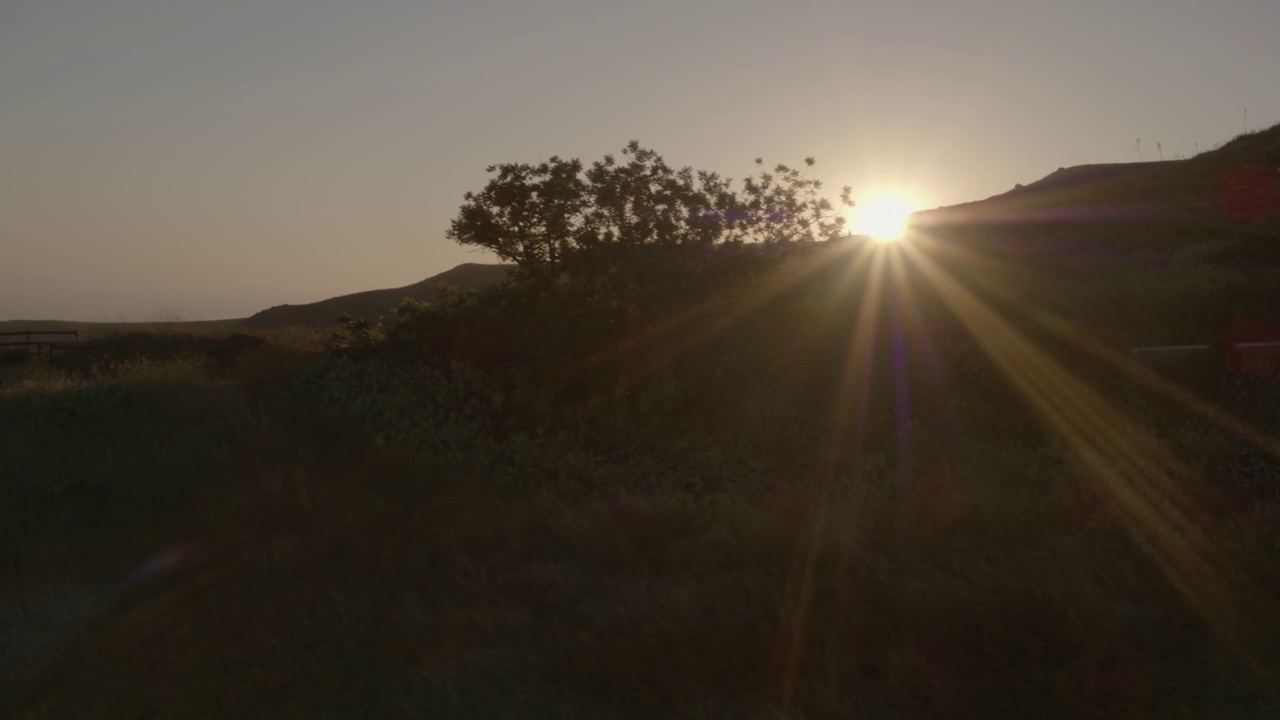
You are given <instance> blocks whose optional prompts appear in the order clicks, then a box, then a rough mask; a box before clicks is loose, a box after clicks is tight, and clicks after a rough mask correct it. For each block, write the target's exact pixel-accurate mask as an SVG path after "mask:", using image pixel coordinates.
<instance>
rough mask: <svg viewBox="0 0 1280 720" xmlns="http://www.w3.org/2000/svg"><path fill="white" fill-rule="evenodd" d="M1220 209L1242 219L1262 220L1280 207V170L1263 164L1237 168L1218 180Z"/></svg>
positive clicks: (1231, 216)
mask: <svg viewBox="0 0 1280 720" xmlns="http://www.w3.org/2000/svg"><path fill="white" fill-rule="evenodd" d="M1218 208H1219V209H1220V210H1221V211H1222V213H1223V214H1224V215H1226V216H1227V217H1229V218H1231V219H1233V220H1238V221H1240V222H1251V223H1254V222H1260V221H1262V220H1265V219H1267V218H1268V217H1270V216H1271V215H1273V214H1275V212H1276V210H1277V208H1280V173H1277V172H1276V170H1275V169H1273V168H1269V167H1266V166H1263V165H1245V166H1242V167H1238V168H1234V169H1232V170H1231V171H1229V172H1227V174H1226V175H1224V176H1222V178H1221V179H1220V180H1219V181H1218Z"/></svg>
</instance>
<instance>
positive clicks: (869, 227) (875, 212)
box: [852, 195, 915, 241]
mask: <svg viewBox="0 0 1280 720" xmlns="http://www.w3.org/2000/svg"><path fill="white" fill-rule="evenodd" d="M914 211H915V205H914V203H912V202H911V200H909V199H908V198H906V197H904V196H902V195H874V196H872V197H871V198H869V199H867V200H864V201H862V202H859V203H858V204H857V205H856V206H855V207H854V208H853V213H852V215H853V232H854V233H855V234H857V235H870V236H871V237H873V238H875V239H877V240H885V241H889V240H897V239H898V238H900V237H902V234H903V233H904V232H905V231H906V229H907V219H908V218H910V217H911V213H912V212H914Z"/></svg>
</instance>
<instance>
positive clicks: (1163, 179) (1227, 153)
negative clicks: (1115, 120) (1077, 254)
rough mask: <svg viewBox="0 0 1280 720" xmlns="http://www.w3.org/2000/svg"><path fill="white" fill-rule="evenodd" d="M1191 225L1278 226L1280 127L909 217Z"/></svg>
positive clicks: (938, 222) (1072, 173)
mask: <svg viewBox="0 0 1280 720" xmlns="http://www.w3.org/2000/svg"><path fill="white" fill-rule="evenodd" d="M1188 220H1190V221H1199V222H1201V223H1210V224H1212V223H1217V222H1228V223H1246V224H1249V225H1253V226H1262V227H1265V228H1267V229H1270V230H1275V229H1277V227H1280V225H1278V221H1280V125H1276V126H1273V127H1271V128H1268V129H1266V130H1259V131H1256V132H1251V133H1246V134H1243V135H1240V136H1238V137H1236V138H1235V139H1234V140H1231V141H1230V142H1228V143H1225V144H1224V145H1223V146H1221V147H1219V148H1217V149H1215V150H1210V151H1206V152H1203V153H1200V154H1199V155H1197V156H1195V157H1193V158H1189V159H1185V160H1166V161H1159V162H1136V163H1107V164H1093V165H1077V166H1074V167H1068V168H1059V169H1058V170H1056V171H1055V172H1053V173H1050V174H1049V175H1047V176H1045V177H1043V178H1041V179H1040V180H1037V181H1035V182H1032V183H1029V184H1027V185H1019V186H1017V187H1015V188H1014V189H1012V190H1010V191H1008V192H1006V193H1002V194H999V195H995V196H993V197H990V198H987V199H985V200H978V201H974V202H968V203H961V204H958V205H952V206H947V207H942V208H937V209H934V210H928V211H922V212H919V213H916V214H915V216H913V222H914V223H915V224H916V225H918V226H921V227H936V226H966V225H1000V224H1023V223H1054V224H1069V225H1097V224H1099V223H1103V224H1106V223H1114V222H1133V221H1139V222H1145V221H1184V222H1185V221H1188Z"/></svg>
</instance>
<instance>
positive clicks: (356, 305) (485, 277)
mask: <svg viewBox="0 0 1280 720" xmlns="http://www.w3.org/2000/svg"><path fill="white" fill-rule="evenodd" d="M511 267H512V266H511V265H499V264H492V265H486V264H483V263H463V264H462V265H459V266H457V267H455V268H453V269H451V270H446V271H444V272H442V273H440V274H439V275H433V276H431V277H429V278H427V279H426V280H422V281H420V282H416V283H413V284H412V285H405V286H404V287H399V288H390V289H385V290H366V291H364V292H358V293H351V294H350V295H340V296H338V297H334V298H329V299H328V300H321V301H319V302H313V303H307V304H303V305H276V306H275V307H272V308H268V309H266V310H263V311H261V312H258V313H255V314H253V315H251V316H250V317H249V318H247V319H246V320H245V321H244V323H245V325H247V326H249V327H253V328H276V327H287V326H291V325H332V324H333V323H334V322H335V321H336V320H337V318H338V316H339V315H341V314H342V313H347V314H349V315H351V316H352V317H363V318H367V319H369V320H374V319H377V318H378V317H381V316H382V315H385V314H386V313H388V312H390V311H391V310H392V309H394V308H395V307H396V306H397V305H399V304H400V303H402V302H404V301H405V300H406V299H413V300H426V301H429V300H431V299H432V298H434V297H435V291H436V288H437V287H439V286H440V285H441V284H442V283H448V284H449V285H453V286H454V287H457V288H458V289H460V290H472V289H476V288H481V287H485V286H486V285H494V284H496V283H500V282H502V281H503V280H504V279H506V277H507V271H508V270H510V269H511Z"/></svg>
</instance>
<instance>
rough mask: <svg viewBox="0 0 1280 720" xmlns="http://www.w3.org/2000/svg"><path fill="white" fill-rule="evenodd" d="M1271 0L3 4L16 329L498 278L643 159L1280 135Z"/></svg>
mask: <svg viewBox="0 0 1280 720" xmlns="http://www.w3.org/2000/svg"><path fill="white" fill-rule="evenodd" d="M1277 28H1280V2H1277V1H1276V0H1215V2H1212V3H1209V2H1203V1H1202V0H1196V1H1191V0H1072V1H1071V2H1062V1H1061V0H1004V1H996V0H887V1H885V2H870V1H865V2H864V1H860V0H846V1H844V2H806V1H804V0H792V1H791V2H785V3H783V2H763V1H757V0H670V1H666V0H663V1H657V2H646V1H644V0H519V1H512V2H496V1H495V0H459V1H456V2H455V1H453V0H420V1H418V2H410V1H409V0H360V2H355V1H354V0H346V1H344V2H337V1H334V0H243V1H242V0H199V1H197V0H0V320H3V319H17V318H23V319H62V320H146V319H159V318H161V317H164V318H182V319H188V320H211V319H222V318H236V317H244V316H247V315H250V314H252V313H254V312H256V311H258V310H261V309H263V308H266V307H269V306H272V305H278V304H283V303H305V302H311V301H315V300H322V299H325V298H328V297H332V296H335V295H340V294H345V293H349V292H358V291H361V290H370V289H375V288H385V287H398V286H402V285H407V284H409V283H413V282H417V281H418V280H421V279H423V278H425V277H428V276H430V275H434V274H436V273H438V272H442V271H444V270H447V269H449V268H451V267H453V266H455V265H457V264H459V263H463V262H491V261H493V260H494V258H492V257H491V256H487V255H484V254H481V253H479V252H477V251H475V250H473V249H470V248H466V247H462V246H459V245H457V244H455V243H454V242H452V241H450V240H448V239H446V237H445V231H446V229H447V228H448V224H449V221H450V220H452V219H453V217H454V215H455V214H456V212H457V210H458V207H459V206H460V204H461V203H462V196H463V193H465V192H466V191H468V190H479V189H480V188H482V187H483V186H484V184H485V182H486V179H487V177H488V176H487V175H486V173H485V168H486V166H488V165H491V164H494V163H503V162H536V161H539V160H543V159H546V158H548V157H550V156H552V155H558V156H560V157H576V158H581V159H582V160H583V161H586V162H590V161H592V160H595V159H598V158H600V157H601V156H603V155H604V154H605V153H610V152H616V151H617V150H619V149H621V148H622V147H623V146H624V145H625V144H626V143H627V141H629V140H632V139H635V140H639V141H640V142H641V143H642V144H644V145H646V146H648V147H651V148H653V149H655V150H657V151H659V152H660V153H661V154H662V155H663V156H664V157H665V158H666V160H667V161H668V163H670V164H672V165H674V166H686V165H690V166H693V167H695V168H700V169H707V170H714V171H717V172H720V173H721V174H723V175H728V176H731V177H742V176H744V175H746V174H748V173H750V172H751V170H752V160H753V159H754V158H756V157H764V158H765V159H766V161H767V162H768V163H770V164H774V163H778V162H783V163H791V164H795V165H798V164H800V161H801V160H802V159H803V158H804V157H805V156H809V155H812V156H815V157H816V158H817V161H818V164H817V165H816V166H815V168H814V169H813V172H814V174H815V175H816V176H817V177H819V178H822V179H823V180H824V181H825V182H826V184H827V186H828V187H830V188H832V189H833V191H834V190H835V189H837V188H839V187H840V186H842V185H851V186H852V187H853V188H854V197H855V199H864V200H865V199H866V198H869V197H874V196H876V195H877V194H880V193H884V192H905V193H909V194H910V195H911V196H912V199H913V200H914V202H915V203H916V204H917V205H918V206H919V207H921V208H930V207H936V206H939V205H946V204H952V203H957V202H965V201H968V200H975V199H979V198H984V197H988V196H990V195H994V194H996V193H1000V192H1004V191H1006V190H1008V189H1010V188H1012V187H1013V186H1014V184H1016V183H1027V182H1031V181H1034V180H1036V179H1038V178H1040V177H1043V176H1044V175H1046V174H1048V173H1049V172H1052V171H1053V170H1056V169H1057V168H1058V167H1061V166H1070V165H1078V164H1083V163H1091V162H1124V161H1130V160H1137V159H1138V156H1137V152H1138V148H1137V140H1138V138H1141V139H1142V149H1143V150H1142V151H1143V154H1144V159H1147V160H1150V159H1154V158H1155V150H1156V143H1157V142H1159V143H1160V144H1161V146H1162V148H1163V151H1164V154H1165V156H1166V157H1173V156H1174V155H1175V154H1182V155H1191V154H1193V152H1194V151H1195V149H1196V147H1197V146H1198V148H1199V149H1200V150H1202V151H1203V150H1205V149H1208V148H1210V147H1212V146H1214V145H1216V144H1218V143H1221V142H1223V141H1226V140H1228V139H1230V138H1231V137H1233V136H1235V135H1237V134H1239V133H1240V132H1241V131H1242V130H1244V129H1245V128H1249V129H1259V128H1262V127H1265V126H1268V125H1271V124H1274V123H1276V122H1280V93H1278V92H1276V90H1277V85H1276V80H1275V71H1276V68H1280V43H1277V42H1275V31H1276V29H1277Z"/></svg>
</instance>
